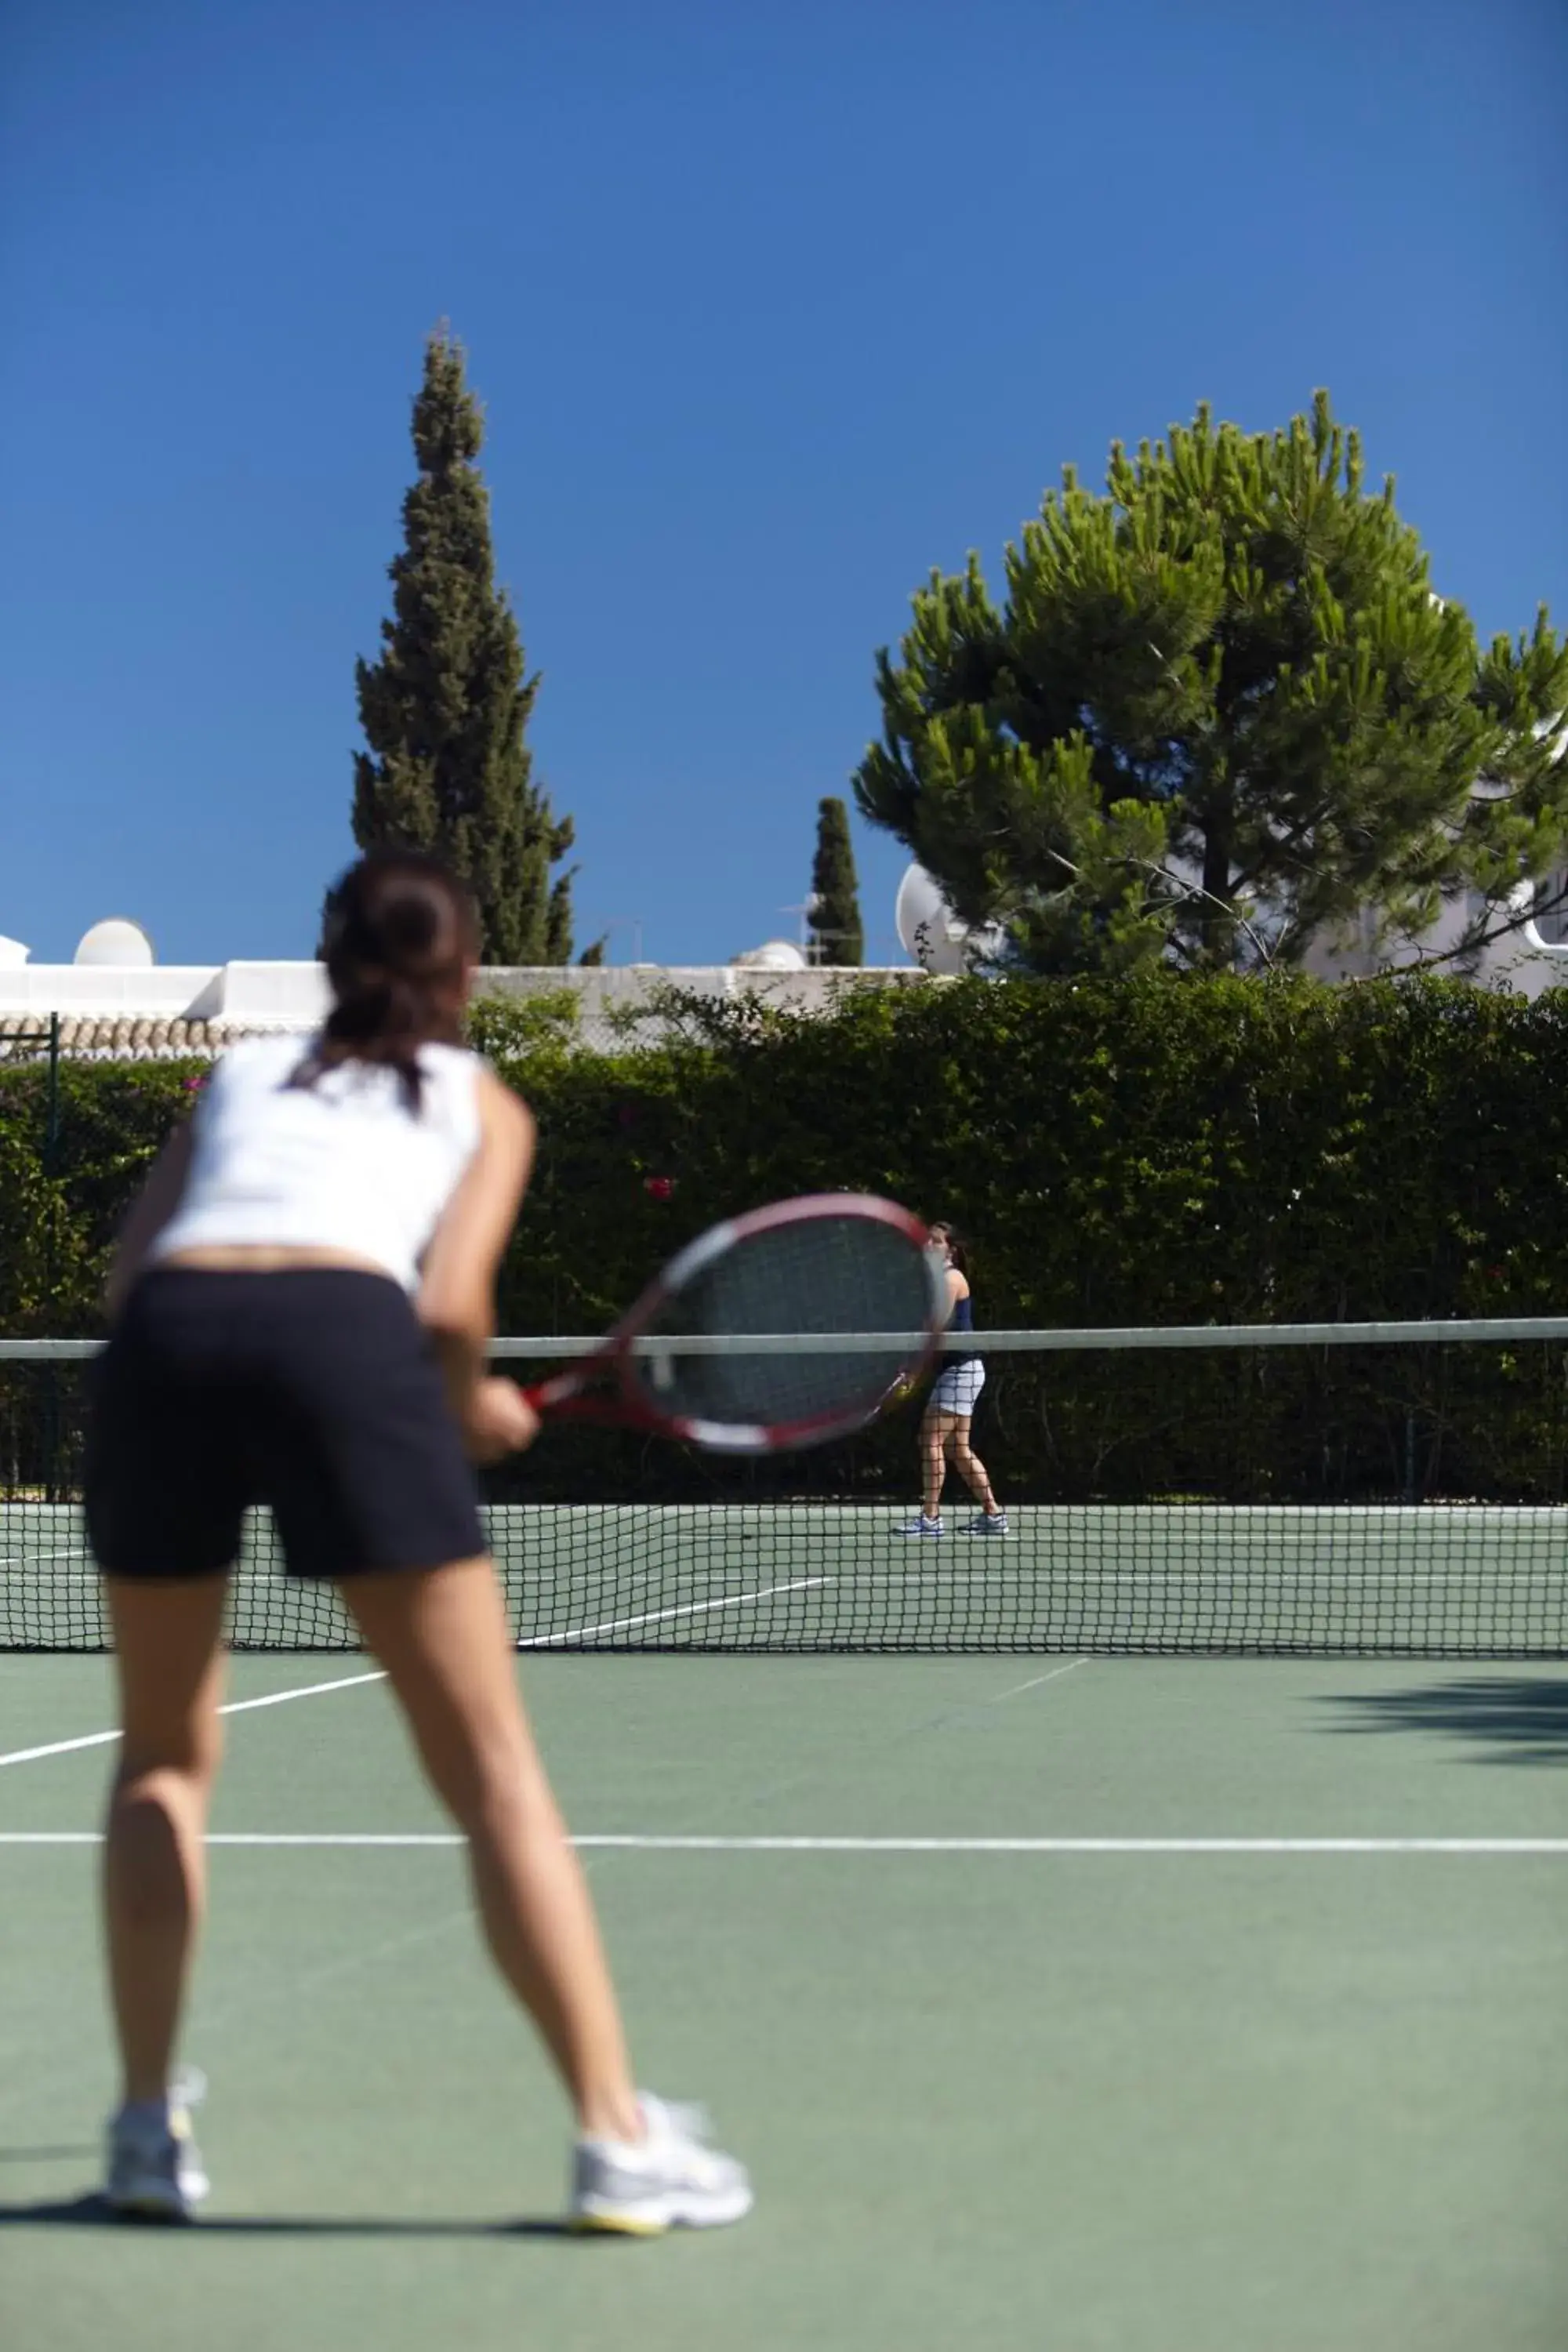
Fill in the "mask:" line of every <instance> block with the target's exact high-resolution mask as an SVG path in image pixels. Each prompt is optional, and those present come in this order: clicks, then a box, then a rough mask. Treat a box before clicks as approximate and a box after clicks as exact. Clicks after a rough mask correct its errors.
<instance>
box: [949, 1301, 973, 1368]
mask: <svg viewBox="0 0 1568 2352" xmlns="http://www.w3.org/2000/svg"><path fill="white" fill-rule="evenodd" d="M947 1328H948V1329H949V1330H950V1331H973V1328H974V1301H973V1298H971V1297H963V1298H955V1299H954V1300H953V1302H952V1314H951V1315H950V1316H949V1317H948V1318H947ZM979 1352H980V1351H979V1349H977V1348H968V1349H963V1348H955V1349H952V1353H951V1354H950V1353H949V1352H948V1350H947V1349H943V1350H942V1362H943V1363H944V1364H973V1362H974V1360H975V1358H976V1357H977V1356H978V1354H979Z"/></svg>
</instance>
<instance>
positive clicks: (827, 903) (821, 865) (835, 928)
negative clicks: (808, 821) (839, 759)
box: [811, 800, 866, 964]
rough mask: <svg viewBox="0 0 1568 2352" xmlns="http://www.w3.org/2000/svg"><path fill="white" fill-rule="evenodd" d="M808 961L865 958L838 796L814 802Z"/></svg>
mask: <svg viewBox="0 0 1568 2352" xmlns="http://www.w3.org/2000/svg"><path fill="white" fill-rule="evenodd" d="M811 961H812V962H813V963H847V964H862V963H864V962H865V961H866V934H865V932H864V930H863V929H861V924H860V900H859V897H858V889H857V883H856V877H855V851H854V849H853V847H852V845H851V844H850V840H849V812H848V810H847V808H846V807H845V805H844V803H843V802H842V801H840V800H825V801H819V802H818V803H817V809H816V857H815V858H814V859H813V861H812V867H811Z"/></svg>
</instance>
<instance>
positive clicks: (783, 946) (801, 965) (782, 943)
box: [730, 940, 808, 971]
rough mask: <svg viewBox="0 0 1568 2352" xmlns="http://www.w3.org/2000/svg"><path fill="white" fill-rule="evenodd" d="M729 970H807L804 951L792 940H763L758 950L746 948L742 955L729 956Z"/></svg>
mask: <svg viewBox="0 0 1568 2352" xmlns="http://www.w3.org/2000/svg"><path fill="white" fill-rule="evenodd" d="M730 963H731V969H732V970H733V969H737V968H738V969H740V970H742V971H806V970H807V969H808V966H807V963H806V959H805V950H804V949H802V948H797V947H796V945H795V941H794V940H764V941H763V944H762V946H761V947H760V948H747V949H746V950H745V952H744V954H742V955H738V956H731V959H730Z"/></svg>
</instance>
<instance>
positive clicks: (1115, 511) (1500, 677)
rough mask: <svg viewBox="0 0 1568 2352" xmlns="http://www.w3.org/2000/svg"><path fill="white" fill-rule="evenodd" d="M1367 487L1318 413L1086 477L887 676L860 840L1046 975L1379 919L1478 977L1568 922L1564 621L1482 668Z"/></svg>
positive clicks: (1301, 938)
mask: <svg viewBox="0 0 1568 2352" xmlns="http://www.w3.org/2000/svg"><path fill="white" fill-rule="evenodd" d="M1005 571H1006V585H1007V597H1006V603H1005V606H1004V607H1003V608H1002V609H1000V610H999V609H998V608H997V606H996V605H995V604H994V603H993V601H992V599H991V596H990V594H989V592H988V591H987V588H986V585H985V583H984V579H983V578H982V576H981V572H980V568H979V564H978V562H977V561H976V560H975V559H974V558H973V557H971V559H970V563H969V569H968V571H967V572H966V573H965V574H964V575H963V577H962V578H957V579H952V578H948V579H943V578H942V577H941V576H940V575H937V574H933V575H932V578H931V585H930V587H929V588H927V589H923V590H921V592H920V593H919V594H917V596H916V597H915V600H914V621H913V625H912V626H911V628H910V632H909V635H907V636H906V637H905V638H904V640H903V645H902V648H901V652H902V660H901V663H900V664H895V663H894V662H893V661H892V660H891V659H890V658H889V656H888V654H887V653H886V652H884V653H883V654H882V655H880V656H879V663H878V688H879V693H880V696H881V701H882V709H883V718H884V728H885V731H884V736H883V740H882V741H881V742H880V743H878V744H873V745H872V746H871V748H870V749H869V750H868V752H867V755H866V758H865V760H864V761H862V763H861V765H860V768H859V769H858V772H857V775H856V779H855V792H856V798H857V800H858V803H859V806H860V809H861V811H862V813H863V814H865V815H866V816H868V818H870V820H871V821H872V822H873V823H874V824H881V825H884V826H886V827H887V828H888V829H889V831H890V832H892V833H894V834H896V835H897V836H898V837H899V839H900V841H902V842H904V843H905V844H906V845H908V847H909V848H910V850H911V851H912V852H913V854H914V855H915V856H917V857H918V858H919V859H920V860H921V864H922V865H923V866H927V867H928V868H929V869H930V871H931V873H933V874H934V875H935V876H936V877H937V878H938V879H939V880H940V881H941V883H942V886H943V889H944V891H945V893H946V896H947V898H949V900H950V902H951V903H952V906H953V908H955V910H956V911H957V913H958V914H959V915H960V916H962V917H963V919H965V920H966V921H968V922H971V923H983V922H986V921H990V920H993V919H999V920H1000V921H1001V922H1002V923H1004V924H1005V927H1006V930H1007V934H1008V937H1009V939H1010V941H1011V950H1012V953H1013V955H1014V956H1015V957H1016V960H1018V961H1021V962H1022V963H1024V964H1026V965H1027V966H1029V967H1031V968H1032V969H1034V970H1036V971H1083V970H1101V971H1116V970H1125V969H1128V968H1131V967H1132V966H1135V965H1138V964H1140V963H1143V962H1147V961H1154V960H1160V959H1163V960H1165V961H1171V962H1173V963H1176V964H1182V965H1191V966H1197V967H1206V968H1208V969H1210V970H1215V969H1225V968H1226V967H1230V966H1235V965H1238V964H1239V965H1247V964H1248V963H1258V962H1261V961H1280V962H1285V963H1289V962H1294V961H1300V958H1301V957H1302V956H1303V955H1304V954H1305V953H1306V951H1307V950H1308V949H1309V947H1310V946H1311V945H1312V944H1313V943H1314V941H1316V940H1322V939H1325V938H1332V937H1334V936H1336V935H1338V936H1342V935H1343V934H1344V933H1345V932H1346V931H1347V930H1349V929H1351V928H1352V926H1353V925H1355V924H1357V923H1358V922H1359V921H1360V920H1361V919H1362V918H1363V912H1364V913H1370V914H1371V916H1372V918H1373V920H1374V922H1375V924H1376V925H1377V927H1378V929H1379V934H1380V937H1381V940H1382V941H1383V942H1384V946H1385V947H1386V948H1387V949H1389V950H1394V951H1395V952H1400V953H1408V952H1409V951H1410V950H1411V949H1412V948H1413V947H1416V946H1417V944H1418V942H1419V941H1420V940H1421V939H1422V936H1423V934H1424V933H1425V932H1426V931H1427V930H1428V929H1429V928H1430V927H1431V926H1432V924H1433V923H1434V922H1435V921H1436V918H1437V917H1438V915H1439V914H1440V913H1441V912H1442V910H1443V909H1444V908H1445V907H1448V908H1456V907H1457V908H1462V909H1463V910H1464V923H1463V935H1462V937H1461V938H1460V940H1459V942H1458V947H1457V948H1456V949H1454V950H1450V951H1449V953H1450V957H1451V959H1452V960H1454V961H1457V962H1458V964H1459V966H1460V968H1463V967H1464V965H1465V963H1466V961H1469V962H1470V963H1473V961H1474V959H1475V958H1476V957H1477V956H1478V955H1479V951H1480V950H1481V948H1482V947H1483V946H1485V945H1486V944H1487V943H1488V942H1489V940H1495V939H1498V938H1501V937H1503V936H1505V935H1506V934H1507V933H1509V932H1510V931H1512V930H1515V929H1518V928H1519V927H1520V926H1521V924H1522V923H1524V922H1525V921H1527V920H1528V919H1530V916H1531V911H1532V907H1531V890H1532V887H1533V888H1534V891H1535V893H1536V905H1535V908H1534V911H1541V908H1542V898H1541V893H1542V891H1543V890H1544V892H1545V893H1546V895H1547V897H1549V898H1550V897H1551V896H1552V894H1555V897H1556V899H1557V900H1558V901H1559V902H1560V901H1561V899H1562V898H1563V895H1564V888H1563V881H1562V868H1563V864H1564V860H1565V858H1568V757H1564V756H1563V734H1562V713H1563V709H1564V705H1565V704H1568V646H1564V645H1563V643H1562V642H1561V641H1560V640H1559V639H1558V638H1557V636H1556V635H1554V634H1553V632H1552V629H1551V628H1550V627H1549V626H1548V624H1547V616H1546V614H1545V612H1544V609H1542V612H1541V613H1540V614H1539V615H1538V617H1537V621H1536V625H1535V628H1534V630H1533V632H1532V633H1531V635H1527V636H1521V637H1520V638H1519V639H1518V640H1517V641H1515V640H1512V639H1510V638H1508V637H1506V636H1501V637H1498V638H1495V639H1494V640H1493V642H1492V644H1491V645H1490V646H1489V647H1487V648H1486V649H1484V650H1483V649H1482V647H1481V646H1479V644H1478V642H1477V638H1476V634H1475V630H1474V628H1473V627H1472V625H1471V623H1470V620H1469V617H1468V614H1466V613H1465V611H1464V610H1463V608H1462V607H1461V606H1459V605H1458V604H1453V603H1448V602H1445V601H1444V600H1442V599H1441V598H1439V597H1437V596H1435V595H1434V594H1433V593H1432V592H1431V588H1430V585H1429V580H1428V570H1427V562H1426V555H1425V552H1424V551H1423V549H1422V546H1421V543H1420V541H1419V539H1418V538H1417V536H1416V534H1415V531H1414V530H1411V529H1410V527H1409V526H1408V525H1407V524H1406V523H1405V522H1404V521H1402V520H1401V519H1400V516H1399V514H1398V513H1397V511H1396V509H1395V508H1394V485H1393V482H1392V481H1391V480H1390V481H1387V482H1385V483H1384V486H1383V488H1382V490H1381V493H1374V492H1371V491H1368V490H1365V489H1363V462H1362V453H1361V446H1360V442H1359V439H1358V436H1356V435H1355V434H1354V433H1353V432H1351V433H1347V432H1346V431H1345V430H1344V428H1343V427H1342V426H1341V425H1339V424H1337V423H1336V422H1335V420H1334V417H1333V415H1332V414H1331V409H1330V405H1329V400H1328V395H1327V394H1326V393H1320V394H1318V395H1317V397H1316V399H1315V401H1314V404H1313V408H1312V413H1311V415H1310V416H1298V417H1295V418H1293V419H1292V421H1291V423H1290V425H1289V426H1288V427H1287V428H1285V429H1284V430H1283V431H1281V432H1277V433H1273V434H1257V435H1254V436H1247V435H1243V434H1242V433H1241V432H1240V431H1238V429H1237V427H1236V426H1235V425H1219V426H1217V427H1216V426H1215V425H1214V423H1213V421H1212V418H1211V416H1210V414H1209V412H1208V410H1207V409H1206V408H1205V409H1200V410H1199V412H1198V415H1197V417H1196V419H1195V421H1194V424H1193V425H1191V426H1180V425H1178V426H1174V427H1173V429H1172V431H1171V433H1170V436H1169V438H1168V441H1162V442H1156V443H1155V444H1154V445H1153V446H1152V447H1151V446H1150V445H1149V444H1148V443H1147V442H1145V443H1143V444H1142V446H1141V448H1140V449H1139V452H1138V454H1137V457H1135V458H1134V457H1129V456H1128V455H1127V453H1126V452H1125V450H1124V449H1123V448H1122V447H1121V444H1120V443H1116V444H1113V446H1112V448H1111V453H1110V472H1109V475H1108V478H1107V483H1106V489H1105V494H1104V495H1103V496H1097V495H1096V494H1095V493H1093V492H1092V491H1089V490H1087V489H1085V488H1082V487H1081V486H1080V485H1079V482H1078V480H1077V478H1075V476H1074V474H1073V473H1072V470H1071V469H1070V468H1068V470H1067V472H1066V473H1065V475H1064V478H1063V486H1062V488H1061V489H1060V490H1059V491H1051V492H1049V493H1048V494H1047V498H1046V499H1045V503H1044V505H1043V507H1042V509H1041V511H1040V514H1039V516H1038V518H1037V520H1034V521H1031V522H1029V523H1027V524H1026V526H1025V528H1024V531H1023V534H1022V542H1021V544H1020V545H1017V546H1014V547H1009V549H1008V550H1007V553H1006V563H1005ZM1478 786H1480V787H1481V789H1479V790H1478V789H1477V787H1478ZM1548 877H1556V878H1555V879H1553V880H1549V879H1548ZM1421 952H1425V950H1421Z"/></svg>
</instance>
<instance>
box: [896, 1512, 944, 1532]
mask: <svg viewBox="0 0 1568 2352" xmlns="http://www.w3.org/2000/svg"><path fill="white" fill-rule="evenodd" d="M899 1533H900V1535H901V1536H944V1535H946V1533H947V1529H946V1528H944V1527H943V1525H942V1517H941V1515H940V1513H939V1514H938V1516H937V1517H935V1518H934V1519H928V1518H927V1517H926V1515H925V1513H924V1512H923V1511H919V1512H917V1513H916V1515H915V1517H913V1518H912V1519H906V1520H905V1521H904V1524H903V1526H902V1527H901V1528H900V1529H899Z"/></svg>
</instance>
